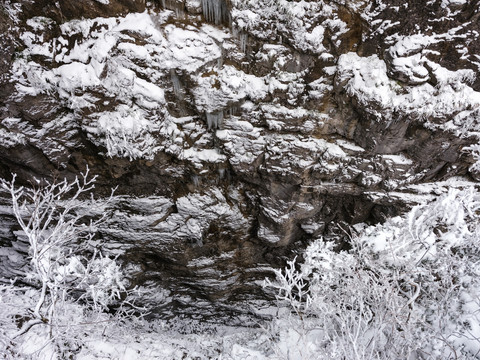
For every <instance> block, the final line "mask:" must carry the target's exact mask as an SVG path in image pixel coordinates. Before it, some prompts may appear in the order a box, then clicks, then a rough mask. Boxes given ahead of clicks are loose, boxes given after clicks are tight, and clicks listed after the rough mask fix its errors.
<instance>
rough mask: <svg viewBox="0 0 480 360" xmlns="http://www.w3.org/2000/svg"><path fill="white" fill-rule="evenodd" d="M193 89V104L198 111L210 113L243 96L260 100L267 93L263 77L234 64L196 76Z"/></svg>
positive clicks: (243, 97) (236, 101)
mask: <svg viewBox="0 0 480 360" xmlns="http://www.w3.org/2000/svg"><path fill="white" fill-rule="evenodd" d="M196 80H197V83H198V85H197V87H195V88H194V89H193V94H194V97H195V105H196V107H197V109H198V110H199V111H206V112H207V113H212V112H215V111H218V110H219V109H225V108H227V107H228V105H229V104H235V103H238V102H240V101H241V100H243V99H245V98H247V97H248V98H250V99H253V100H260V99H262V98H264V97H265V96H266V95H267V93H268V86H267V85H266V82H265V79H264V78H260V77H256V76H255V75H251V74H246V73H244V72H243V71H239V70H237V69H236V68H235V67H234V66H229V65H225V66H223V67H222V68H221V69H212V70H210V71H209V72H206V73H205V74H203V75H201V76H198V77H197V78H196Z"/></svg>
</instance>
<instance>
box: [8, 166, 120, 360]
mask: <svg viewBox="0 0 480 360" xmlns="http://www.w3.org/2000/svg"><path fill="white" fill-rule="evenodd" d="M94 182H95V177H93V178H91V179H89V178H88V169H87V171H86V173H85V174H82V176H81V178H80V179H79V178H76V179H75V180H74V181H71V182H69V181H67V180H63V181H62V182H58V183H46V185H45V186H37V187H34V188H25V187H16V186H15V176H14V177H13V180H12V181H11V182H8V181H5V180H0V186H1V187H2V188H3V189H4V190H6V191H7V192H8V193H9V194H10V195H11V198H12V203H13V214H14V216H15V218H16V220H17V222H18V224H19V226H20V228H21V230H22V231H21V232H19V233H18V236H19V238H25V237H26V242H27V243H28V255H29V259H30V265H29V266H28V267H27V269H26V270H25V273H24V274H23V277H24V281H25V282H26V283H28V284H30V285H32V287H25V288H18V287H15V286H13V285H11V286H3V287H2V288H0V295H1V299H0V308H2V309H3V312H2V313H1V314H0V315H1V321H2V325H1V326H0V328H1V330H0V338H1V339H0V342H7V343H8V344H9V346H10V348H11V351H10V353H11V354H15V353H21V354H23V355H25V356H26V355H28V354H33V353H36V354H37V355H38V354H39V353H41V352H43V353H44V355H45V356H47V355H48V356H52V357H53V358H55V357H56V356H63V355H65V351H66V350H65V349H67V350H68V349H70V348H71V347H72V346H73V348H75V347H76V346H74V345H72V344H71V342H72V341H74V340H75V338H76V335H78V334H79V331H85V330H80V329H81V328H82V326H80V325H87V327H88V326H90V327H92V326H94V324H95V323H96V322H98V321H102V322H104V321H106V319H108V318H109V317H108V316H107V315H106V314H104V313H103V311H104V310H106V309H107V307H108V306H109V305H112V304H115V303H117V302H118V300H119V299H120V297H121V294H122V293H124V292H125V286H126V283H125V280H124V278H123V273H122V271H121V269H120V267H119V265H118V264H117V263H116V261H115V259H111V258H108V257H104V256H102V255H101V254H100V252H98V251H97V250H95V249H94V248H92V245H91V242H90V240H92V238H93V236H94V233H95V229H96V227H97V226H98V225H99V224H100V223H102V222H103V221H104V220H105V219H104V217H103V218H100V219H97V220H90V221H86V219H84V218H83V215H82V214H81V212H80V211H79V209H80V208H81V206H82V202H81V201H80V200H81V197H82V196H83V195H85V194H87V193H89V192H90V191H91V190H92V189H93V187H94ZM89 201H91V204H90V208H91V207H94V206H95V200H94V199H93V198H91V200H89ZM84 205H85V204H83V206H84ZM89 253H90V254H93V255H91V256H88V255H86V254H89ZM14 282H15V280H14V279H12V284H13V283H14ZM18 299H20V301H19V300H18ZM9 304H10V305H9ZM13 321H15V322H16V327H17V329H15V327H12V326H11V324H12V322H13ZM9 324H10V325H9ZM83 327H85V326H83ZM22 338H23V340H22ZM26 338H28V340H26ZM5 339H8V340H5ZM26 343H28V344H29V346H28V347H27V348H26V347H25V344H26ZM61 354H63V355H61ZM12 356H13V355H12Z"/></svg>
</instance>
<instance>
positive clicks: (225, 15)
mask: <svg viewBox="0 0 480 360" xmlns="http://www.w3.org/2000/svg"><path fill="white" fill-rule="evenodd" d="M202 11H203V16H204V17H205V20H207V21H208V22H212V23H214V24H215V25H220V24H221V23H224V22H227V23H230V12H229V11H228V8H227V4H226V3H225V0H202Z"/></svg>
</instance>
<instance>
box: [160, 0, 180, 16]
mask: <svg viewBox="0 0 480 360" xmlns="http://www.w3.org/2000/svg"><path fill="white" fill-rule="evenodd" d="M160 3H161V4H162V7H163V8H164V9H169V10H173V11H175V15H176V17H177V18H178V19H183V18H185V3H184V2H183V1H178V0H161V2H160Z"/></svg>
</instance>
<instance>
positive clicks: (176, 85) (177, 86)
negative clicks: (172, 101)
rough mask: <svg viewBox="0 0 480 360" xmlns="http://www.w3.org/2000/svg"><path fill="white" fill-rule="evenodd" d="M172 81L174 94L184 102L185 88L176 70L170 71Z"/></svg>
mask: <svg viewBox="0 0 480 360" xmlns="http://www.w3.org/2000/svg"><path fill="white" fill-rule="evenodd" d="M170 79H171V80H172V86H173V93H174V94H175V97H176V98H177V99H179V100H183V87H182V84H181V82H180V79H179V78H178V75H177V73H176V72H175V70H174V69H171V70H170Z"/></svg>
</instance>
